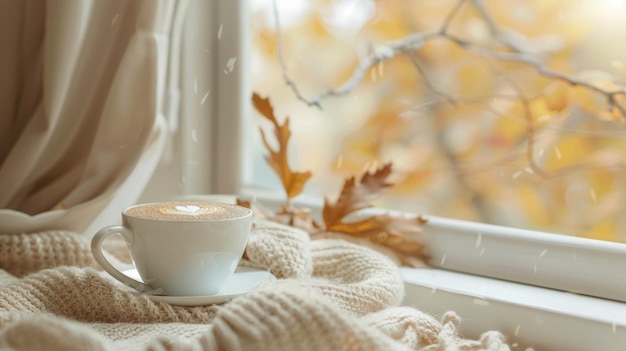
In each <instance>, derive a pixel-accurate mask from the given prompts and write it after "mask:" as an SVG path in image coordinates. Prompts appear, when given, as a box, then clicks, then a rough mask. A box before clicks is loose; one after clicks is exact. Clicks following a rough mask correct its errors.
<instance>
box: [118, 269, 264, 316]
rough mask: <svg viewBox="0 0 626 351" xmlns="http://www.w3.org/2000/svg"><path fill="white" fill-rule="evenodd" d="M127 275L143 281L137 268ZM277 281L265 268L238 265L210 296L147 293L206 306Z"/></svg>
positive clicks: (181, 303)
mask: <svg viewBox="0 0 626 351" xmlns="http://www.w3.org/2000/svg"><path fill="white" fill-rule="evenodd" d="M123 273H124V274H126V275H127V276H129V277H131V278H133V279H135V280H138V281H142V280H141V277H140V276H139V273H138V272H137V270H136V269H134V268H133V269H129V270H126V271H124V272H123ZM275 281H276V277H275V276H274V275H273V274H272V273H270V272H268V271H265V270H262V269H258V268H250V267H238V268H237V270H235V273H233V275H232V277H230V279H229V280H228V282H227V283H226V285H225V286H224V288H222V291H221V292H220V293H219V294H216V295H208V296H168V295H150V294H145V295H146V296H148V298H149V299H150V300H152V301H155V302H166V303H169V304H170V305H177V306H204V305H211V304H217V303H223V302H226V301H229V300H231V299H233V298H235V297H237V296H239V295H243V294H246V293H248V292H250V291H252V290H254V289H258V288H260V287H262V286H264V285H267V284H270V283H272V282H275Z"/></svg>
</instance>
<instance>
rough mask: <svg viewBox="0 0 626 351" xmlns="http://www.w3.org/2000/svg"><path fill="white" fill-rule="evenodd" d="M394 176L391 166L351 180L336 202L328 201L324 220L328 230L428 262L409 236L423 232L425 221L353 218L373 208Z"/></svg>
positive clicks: (398, 217) (383, 216)
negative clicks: (389, 178) (391, 176)
mask: <svg viewBox="0 0 626 351" xmlns="http://www.w3.org/2000/svg"><path fill="white" fill-rule="evenodd" d="M390 174H391V164H390V163H388V164H386V165H384V166H382V167H381V168H379V169H377V170H375V171H373V172H371V173H370V172H365V173H364V174H363V175H362V176H361V178H360V179H359V181H358V182H357V181H356V178H355V177H350V178H348V179H347V180H346V181H345V183H344V186H343V188H342V190H341V194H340V195H339V198H338V199H337V202H336V203H334V204H333V203H331V202H330V201H328V199H325V200H324V208H323V209H322V219H323V221H324V224H325V226H326V230H328V231H330V232H337V233H343V234H347V235H350V236H353V237H359V238H367V239H369V240H370V241H371V242H374V243H376V244H378V245H382V246H385V247H388V248H391V249H393V250H394V251H395V252H396V253H397V254H398V255H400V257H403V256H408V257H418V258H420V259H424V260H425V259H426V258H427V256H426V254H425V250H424V249H425V248H424V244H423V243H421V242H418V241H416V240H411V239H409V238H408V237H407V236H406V234H408V233H417V232H420V228H421V225H423V224H424V219H423V218H422V217H420V216H418V217H407V216H401V215H392V214H389V213H385V214H379V215H369V216H367V217H366V218H362V219H361V218H358V216H356V217H357V219H350V218H348V217H349V216H350V215H352V214H355V213H356V212H357V211H360V210H363V209H366V208H370V207H372V205H371V201H372V200H374V199H376V198H378V197H379V196H381V195H382V193H384V192H385V191H386V190H387V189H388V188H389V187H391V186H392V184H391V183H389V182H388V181H387V178H388V177H389V175H390Z"/></svg>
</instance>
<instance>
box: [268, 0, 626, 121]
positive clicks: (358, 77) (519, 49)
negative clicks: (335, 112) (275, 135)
mask: <svg viewBox="0 0 626 351" xmlns="http://www.w3.org/2000/svg"><path fill="white" fill-rule="evenodd" d="M466 2H470V3H471V5H472V6H473V7H474V8H475V9H476V11H477V12H478V14H479V16H480V18H481V19H482V20H483V21H484V23H485V24H486V25H487V27H488V29H489V32H490V33H491V35H492V36H493V37H494V39H496V40H497V41H498V42H499V43H501V44H503V45H505V46H506V47H508V48H509V49H510V50H511V51H499V50H494V49H492V48H486V47H481V46H480V45H477V44H475V43H472V42H470V41H467V40H465V39H462V38H459V37H457V36H454V35H452V34H450V33H449V32H448V28H449V26H450V23H451V22H452V21H453V20H454V17H455V16H456V14H457V13H458V12H459V10H460V8H461V7H462V5H463V4H464V3H466ZM274 17H275V24H276V33H277V39H276V40H277V47H278V59H279V62H280V66H281V69H282V72H283V78H284V80H285V82H286V83H287V84H288V85H289V86H290V87H291V89H292V91H293V93H294V94H295V96H296V97H297V98H298V99H299V100H301V101H302V102H304V103H306V104H307V105H309V106H315V107H318V108H321V102H322V101H323V100H324V99H326V98H329V97H338V96H342V95H345V94H348V93H350V92H351V91H352V90H353V89H355V88H356V87H357V86H358V85H359V84H360V83H361V81H362V80H363V78H364V77H365V74H366V73H367V71H368V70H369V69H371V68H373V67H375V66H376V65H377V64H379V63H380V62H383V61H387V60H390V59H392V58H394V57H396V56H398V55H399V54H412V53H415V52H417V51H418V50H420V49H421V48H422V47H423V45H424V44H425V43H426V42H428V41H431V40H433V39H446V40H448V41H450V42H453V43H456V44H457V45H459V46H460V47H462V48H464V49H466V50H469V51H471V52H474V53H477V54H480V55H483V56H488V57H491V58H493V59H496V60H499V61H510V62H518V63H523V64H526V65H528V66H530V67H532V68H534V69H535V70H536V71H537V73H538V74H539V75H541V76H543V77H546V78H552V79H556V80H560V81H562V82H565V83H567V84H569V85H571V86H581V87H584V88H587V89H589V90H591V91H594V92H596V93H599V94H601V95H604V96H606V98H607V101H608V103H609V106H612V107H614V108H615V109H617V111H618V112H619V113H620V114H621V116H622V119H624V120H626V107H625V106H623V105H621V104H619V103H618V101H617V99H618V96H623V97H626V88H624V87H615V88H607V87H604V86H601V85H598V84H594V83H593V82H589V81H586V80H583V79H580V78H577V77H575V76H573V75H570V74H567V73H564V72H559V71H556V70H553V69H551V68H549V67H547V66H546V65H545V64H543V63H542V62H541V61H539V60H538V59H537V58H536V57H534V56H532V55H530V54H529V53H528V52H529V51H530V50H529V49H528V48H527V47H526V45H524V43H525V40H523V37H521V38H522V39H521V40H520V38H517V37H513V36H511V35H508V34H507V33H506V32H505V31H503V30H501V29H500V28H499V27H498V25H497V24H496V23H495V21H494V20H493V18H492V17H491V15H490V14H489V12H488V11H487V9H486V8H485V6H484V3H483V1H482V0H459V1H457V2H456V3H455V5H454V7H453V8H452V10H451V11H450V12H449V13H448V15H447V16H446V18H445V19H444V21H443V23H442V25H441V26H440V29H439V30H438V31H434V32H421V33H420V32H418V33H413V34H411V35H408V36H406V37H404V38H401V39H398V40H395V41H391V42H388V43H386V44H382V45H378V46H375V47H373V49H372V50H371V52H370V54H369V55H367V56H365V57H364V58H362V59H361V60H360V63H359V65H358V67H357V68H355V70H354V71H353V73H352V75H351V76H350V78H349V79H348V80H347V81H346V82H345V83H344V84H343V85H341V86H340V87H338V88H335V89H328V90H325V91H322V92H321V93H319V94H317V95H316V96H314V97H311V98H307V97H305V96H304V95H303V94H302V93H301V92H300V90H299V88H298V85H297V84H296V82H294V81H293V80H292V79H291V78H290V75H289V74H288V71H287V67H286V64H285V60H284V57H283V52H282V51H283V50H282V40H281V35H280V29H279V28H280V23H279V20H278V10H277V6H276V2H275V1H274ZM520 36H521V34H520Z"/></svg>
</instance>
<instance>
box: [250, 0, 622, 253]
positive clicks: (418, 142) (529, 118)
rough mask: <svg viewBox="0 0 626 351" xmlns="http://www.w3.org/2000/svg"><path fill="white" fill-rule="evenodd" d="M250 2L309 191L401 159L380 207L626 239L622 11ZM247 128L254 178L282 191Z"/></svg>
mask: <svg viewBox="0 0 626 351" xmlns="http://www.w3.org/2000/svg"><path fill="white" fill-rule="evenodd" d="M251 6H252V23H251V26H250V28H251V31H252V34H251V37H252V57H251V75H252V88H253V90H254V91H255V92H257V93H259V94H260V95H262V96H266V97H269V98H270V99H271V101H272V103H273V105H274V107H275V111H276V115H277V117H278V118H280V119H284V118H285V117H287V116H289V117H290V124H291V130H292V139H291V144H290V148H289V153H290V161H291V163H292V165H293V167H294V168H295V169H297V170H311V171H312V173H313V177H312V179H311V180H310V181H309V182H308V183H307V186H306V188H305V194H306V195H309V196H315V197H322V196H330V197H333V196H335V194H337V193H338V191H339V189H340V187H341V185H342V183H343V180H344V178H345V177H347V176H351V175H356V174H359V173H361V172H362V171H363V170H367V169H373V168H375V167H377V166H380V165H382V164H384V163H387V162H391V163H392V164H393V169H394V175H393V180H394V183H395V185H394V187H393V188H392V189H391V190H390V191H389V192H388V193H387V194H386V195H385V196H384V197H383V198H382V199H381V200H380V202H378V205H380V206H384V207H387V208H392V209H399V210H406V211H411V212H417V213H425V214H430V215H437V216H442V217H451V218H458V219H465V220H472V221H479V222H487V223H493V224H499V225H507V226H514V227H522V228H528V229H536V230H543V231H549V232H556V233H564V234H571V235H577V236H584V237H591V238H596V239H601V240H611V241H620V242H626V236H625V235H626V234H620V233H626V182H625V181H624V179H626V170H625V166H626V127H625V123H624V121H625V120H626V115H625V114H624V113H625V111H626V97H625V96H624V94H622V93H617V92H619V91H620V89H621V88H620V85H623V84H625V83H626V45H623V44H622V43H624V42H626V2H625V1H621V0H600V1H598V0H552V1H545V0H533V1H528V0H506V1H502V0H489V1H443V0H420V1H406V0H395V1H393V0H379V1H374V0H297V1H296V0H277V2H276V9H274V8H273V3H272V1H270V0H253V1H251ZM275 10H276V12H277V13H278V14H279V22H280V25H279V26H278V27H277V23H276V21H275V18H274V15H273V14H274V11H275ZM277 29H279V30H277ZM277 38H279V40H277ZM279 44H280V45H279ZM279 54H280V56H282V59H283V60H282V62H283V64H282V65H281V61H280V60H279V59H278V57H279ZM368 62H370V63H371V62H373V63H372V64H368ZM363 67H366V68H363ZM359 72H361V73H363V74H362V76H359ZM285 73H286V74H287V79H289V80H290V81H291V82H293V83H294V84H295V86H296V87H297V89H298V93H296V92H295V91H294V89H293V88H292V87H291V86H290V85H288V84H286V80H285V77H284V74H285ZM355 77H356V78H355ZM344 87H347V88H346V89H345V90H346V91H347V93H346V94H341V95H339V96H327V97H325V98H323V99H321V100H319V106H315V104H314V102H317V100H315V99H316V97H317V96H319V95H320V94H323V93H324V92H326V91H328V90H329V89H335V90H339V91H341V89H343V88H344ZM298 94H300V96H298ZM303 100H308V103H307V102H305V101H303ZM250 119H251V120H250V123H251V124H252V125H253V128H250V130H251V135H250V139H251V140H252V142H251V143H250V147H249V150H248V152H249V154H250V155H251V157H248V158H247V159H248V160H250V164H249V165H248V172H247V175H246V179H245V181H246V183H247V184H248V185H253V186H258V187H262V188H268V189H274V190H276V191H280V189H281V187H280V182H279V180H278V179H277V177H276V176H275V175H274V174H273V173H272V170H271V168H270V167H268V166H267V164H266V163H265V160H264V155H265V154H266V150H265V149H264V147H263V144H262V142H261V138H260V135H259V133H258V127H261V128H269V127H270V126H269V125H267V124H265V122H266V121H264V120H262V118H260V117H259V116H257V115H255V114H253V115H252V116H251V117H250Z"/></svg>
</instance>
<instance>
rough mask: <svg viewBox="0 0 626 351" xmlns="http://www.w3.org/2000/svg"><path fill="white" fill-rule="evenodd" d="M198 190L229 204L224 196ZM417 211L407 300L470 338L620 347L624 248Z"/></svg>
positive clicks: (313, 205) (271, 201) (267, 201)
mask: <svg viewBox="0 0 626 351" xmlns="http://www.w3.org/2000/svg"><path fill="white" fill-rule="evenodd" d="M246 194H257V195H255V196H245V197H244V198H246V199H253V198H254V199H255V200H256V201H259V202H260V203H262V204H263V205H264V206H266V207H267V208H269V209H278V208H279V207H280V205H282V203H283V202H284V200H283V199H282V198H280V197H276V196H271V195H269V196H268V195H267V194H264V195H260V194H259V193H258V192H246ZM200 197H201V198H204V199H210V200H214V201H230V202H234V201H235V197H234V196H229V195H225V196H219V195H218V196H215V195H211V196H200ZM317 200H318V199H312V200H311V199H309V200H307V199H305V200H304V201H302V200H300V201H294V203H295V204H296V205H297V206H301V207H302V206H304V207H307V208H310V209H311V210H312V211H311V212H312V215H313V216H317V215H319V212H320V209H321V205H322V202H321V201H317ZM380 211H382V210H370V211H366V213H375V212H380ZM424 218H425V219H426V220H427V223H426V224H425V225H424V227H423V235H424V239H425V240H426V242H427V245H428V248H429V254H430V256H431V259H430V261H429V264H430V265H431V266H433V268H427V269H412V268H402V269H401V272H402V274H403V277H404V280H405V283H406V295H405V301H404V304H406V305H410V306H415V307H417V308H419V309H420V310H423V311H425V312H428V313H431V314H433V315H442V314H443V313H444V312H447V311H456V312H457V313H458V314H459V315H460V316H461V317H462V318H463V320H464V322H463V323H462V324H461V332H462V333H463V334H464V335H466V336H468V337H472V338H477V337H479V336H480V334H481V333H483V332H485V331H487V330H498V331H500V332H502V333H503V334H505V335H506V336H507V338H508V340H509V343H510V344H511V345H517V346H515V347H514V348H513V350H524V349H525V347H534V348H535V349H538V350H540V349H545V350H574V351H576V350H581V351H583V350H585V351H588V350H622V349H623V345H626V303H624V302H619V301H625V300H626V270H624V268H623V267H626V245H624V244H617V243H609V242H602V241H597V240H590V239H582V238H576V237H570V236H566V235H557V234H548V233H540V232H534V231H528V230H521V229H515V228H507V227H500V226H493V225H486V224H481V223H474V222H466V221H457V220H451V219H447V218H440V217H432V216H424ZM459 272H464V273H459ZM472 274H476V275H472ZM478 275H480V276H478ZM486 277H491V278H486ZM494 278H496V279H494ZM501 279H505V280H501ZM513 281H517V282H518V283H515V282H513ZM539 286H543V287H539ZM550 288H559V289H561V291H558V290H552V289H550ZM566 291H569V292H566ZM572 292H576V293H580V294H588V295H592V294H593V295H594V296H600V297H604V298H607V299H603V298H596V297H590V296H583V295H577V294H574V293H572Z"/></svg>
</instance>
